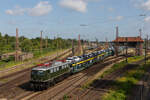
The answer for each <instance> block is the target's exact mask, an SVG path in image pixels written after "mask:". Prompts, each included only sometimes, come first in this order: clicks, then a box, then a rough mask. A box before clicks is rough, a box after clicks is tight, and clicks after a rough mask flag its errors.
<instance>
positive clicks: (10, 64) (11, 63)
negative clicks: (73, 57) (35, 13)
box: [0, 49, 66, 70]
mask: <svg viewBox="0 0 150 100" xmlns="http://www.w3.org/2000/svg"><path fill="white" fill-rule="evenodd" d="M65 50H66V49H61V50H56V51H50V52H47V53H44V54H41V55H39V56H35V57H34V58H32V59H28V60H25V61H18V62H15V61H9V62H3V61H0V66H1V67H0V70H4V69H8V68H11V67H13V66H16V65H20V64H23V63H27V62H28V61H32V60H36V59H40V58H42V57H44V56H49V55H52V54H55V53H57V52H62V51H65ZM38 63H40V62H34V63H33V65H36V64H38Z"/></svg>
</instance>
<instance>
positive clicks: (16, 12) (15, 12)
mask: <svg viewBox="0 0 150 100" xmlns="http://www.w3.org/2000/svg"><path fill="white" fill-rule="evenodd" d="M25 11H26V10H25V9H23V8H21V7H19V6H16V7H15V8H14V9H8V10H6V11H5V13H6V14H9V15H23V14H24V13H25Z"/></svg>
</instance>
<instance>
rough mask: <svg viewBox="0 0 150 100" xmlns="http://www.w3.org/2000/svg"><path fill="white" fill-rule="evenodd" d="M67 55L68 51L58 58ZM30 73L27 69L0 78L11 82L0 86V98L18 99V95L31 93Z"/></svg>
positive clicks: (29, 69)
mask: <svg viewBox="0 0 150 100" xmlns="http://www.w3.org/2000/svg"><path fill="white" fill-rule="evenodd" d="M67 53H70V50H69V51H67V52H64V53H62V54H60V55H59V56H58V57H61V56H64V55H66V54H67ZM70 55H71V54H69V55H68V56H70ZM58 57H55V58H53V59H51V60H55V59H57V58H58ZM51 60H49V61H51ZM30 72H31V68H28V69H25V70H22V71H19V72H16V73H13V74H10V75H7V76H5V77H1V78H0V80H4V79H7V78H10V77H12V78H13V80H11V81H8V82H7V83H5V84H1V85H0V98H7V99H13V98H15V97H18V95H19V96H20V95H27V94H31V93H33V92H34V91H31V89H30V85H29V80H30ZM14 100H16V99H14Z"/></svg>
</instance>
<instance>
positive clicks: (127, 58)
mask: <svg viewBox="0 0 150 100" xmlns="http://www.w3.org/2000/svg"><path fill="white" fill-rule="evenodd" d="M127 43H128V38H127V37H126V63H128V44H127Z"/></svg>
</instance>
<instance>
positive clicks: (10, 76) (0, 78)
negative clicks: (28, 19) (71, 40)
mask: <svg viewBox="0 0 150 100" xmlns="http://www.w3.org/2000/svg"><path fill="white" fill-rule="evenodd" d="M69 52H71V50H67V51H65V52H63V53H61V54H60V55H58V57H56V55H53V56H49V57H47V58H42V59H40V61H44V62H49V61H52V60H56V59H57V58H59V57H61V56H64V55H66V54H68V53H69ZM70 55H71V54H70ZM28 64H29V63H28ZM28 64H25V65H27V66H28ZM30 64H31V63H30ZM23 65H24V64H23ZM18 67H22V66H15V67H13V68H10V69H8V70H4V72H7V71H9V70H12V69H14V68H18ZM33 67H35V66H33ZM33 67H31V68H26V69H23V70H21V71H17V72H15V73H12V74H8V75H6V76H3V77H0V80H5V79H7V78H9V79H10V78H12V77H13V79H15V78H17V77H20V76H22V75H24V74H25V73H29V71H31V69H32V68H33ZM1 73H3V71H1ZM1 86H2V84H0V87H1Z"/></svg>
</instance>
